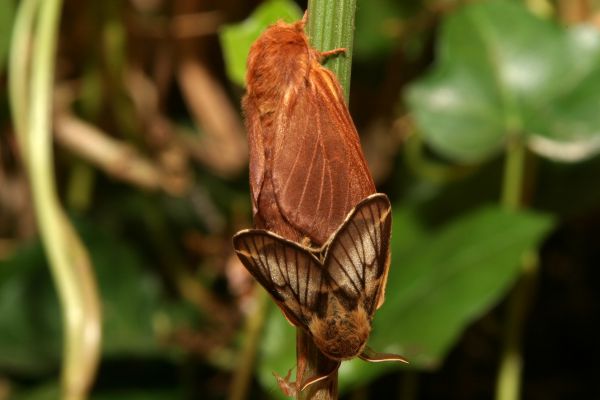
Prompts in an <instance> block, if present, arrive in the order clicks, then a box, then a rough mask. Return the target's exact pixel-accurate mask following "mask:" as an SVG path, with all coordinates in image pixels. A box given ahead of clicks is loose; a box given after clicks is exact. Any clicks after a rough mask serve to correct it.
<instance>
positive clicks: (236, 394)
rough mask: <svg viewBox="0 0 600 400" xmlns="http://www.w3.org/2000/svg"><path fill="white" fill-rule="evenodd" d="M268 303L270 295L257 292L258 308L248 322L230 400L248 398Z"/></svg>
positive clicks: (260, 291)
mask: <svg viewBox="0 0 600 400" xmlns="http://www.w3.org/2000/svg"><path fill="white" fill-rule="evenodd" d="M268 301H269V295H268V294H267V292H266V291H264V290H262V289H258V290H256V297H255V302H256V307H255V310H254V311H253V312H252V314H251V315H249V316H248V318H247V320H246V327H245V329H244V338H245V341H244V348H243V349H242V351H241V354H240V356H239V358H238V361H237V363H236V365H237V368H236V370H235V374H234V376H233V381H232V384H231V392H230V393H229V399H230V400H243V399H245V398H247V397H248V396H247V395H248V388H249V387H250V380H251V379H252V371H253V368H254V361H255V359H256V352H257V347H258V343H259V342H260V338H261V336H260V333H261V332H262V328H263V325H264V322H265V317H266V313H267V304H268Z"/></svg>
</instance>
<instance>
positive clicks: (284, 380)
mask: <svg viewBox="0 0 600 400" xmlns="http://www.w3.org/2000/svg"><path fill="white" fill-rule="evenodd" d="M291 375H292V370H291V369H290V370H288V373H287V375H286V376H285V377H281V376H280V375H279V374H278V373H277V372H273V376H274V377H275V379H277V384H278V385H279V388H280V389H281V391H282V392H283V394H285V395H286V396H289V397H296V394H297V393H298V391H297V389H296V382H290V376H291Z"/></svg>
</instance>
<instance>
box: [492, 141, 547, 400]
mask: <svg viewBox="0 0 600 400" xmlns="http://www.w3.org/2000/svg"><path fill="white" fill-rule="evenodd" d="M525 159H526V149H525V145H524V143H523V141H522V139H520V138H518V137H515V138H513V140H511V141H510V142H509V144H508V148H507V154H506V161H505V168H504V182H503V190H502V204H503V206H504V207H505V208H506V209H507V210H510V211H517V210H518V209H520V208H521V207H522V206H523V181H524V175H525V161H526V160H525ZM521 267H522V269H521V275H520V277H519V280H518V282H517V284H516V286H515V288H514V289H513V291H512V293H511V294H510V298H509V301H508V309H507V316H506V321H505V329H504V347H503V350H502V355H501V357H502V358H501V361H500V366H499V371H498V376H497V380H496V400H516V399H519V397H520V388H521V374H522V369H523V360H522V354H521V341H522V332H523V326H524V323H525V319H526V317H527V311H528V308H529V304H530V302H531V301H530V300H531V297H532V295H533V292H534V290H535V282H536V280H537V271H538V260H537V253H536V252H535V251H533V250H531V251H529V252H527V253H525V254H524V255H523V258H522V265H521Z"/></svg>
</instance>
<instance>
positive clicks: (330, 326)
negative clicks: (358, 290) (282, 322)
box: [309, 307, 371, 361]
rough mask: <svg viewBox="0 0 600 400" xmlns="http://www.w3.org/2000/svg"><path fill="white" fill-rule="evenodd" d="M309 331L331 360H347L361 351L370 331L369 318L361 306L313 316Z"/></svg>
mask: <svg viewBox="0 0 600 400" xmlns="http://www.w3.org/2000/svg"><path fill="white" fill-rule="evenodd" d="M309 330H310V333H311V334H312V337H313V340H314V342H315V344H316V345H317V347H318V348H319V350H321V352H322V353H323V354H325V355H326V356H327V357H329V358H331V359H332V360H338V361H342V360H347V359H350V358H353V357H356V356H357V355H359V354H360V353H362V352H363V350H364V348H365V346H366V344H367V339H369V334H370V332H371V320H370V319H369V317H368V315H367V313H366V312H365V310H364V309H363V308H362V307H358V308H356V309H355V310H353V311H349V312H341V313H335V314H334V315H328V316H326V317H325V318H313V319H312V320H311V322H310V325H309Z"/></svg>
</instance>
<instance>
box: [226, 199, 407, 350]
mask: <svg viewBox="0 0 600 400" xmlns="http://www.w3.org/2000/svg"><path fill="white" fill-rule="evenodd" d="M390 233H391V206H390V202H389V200H388V198H387V196H386V195H385V194H382V193H376V194H373V195H371V196H368V197H367V198H365V199H364V200H363V201H361V202H360V203H358V204H357V205H356V207H355V208H354V209H352V210H351V211H350V213H349V214H348V215H347V217H346V219H345V220H344V221H343V223H342V224H341V225H340V226H339V228H338V229H337V230H336V231H335V232H334V233H333V234H332V235H331V236H330V238H329V239H328V240H327V242H326V243H325V244H324V245H323V246H322V247H320V248H312V247H307V246H303V245H301V244H299V243H296V242H293V241H290V240H287V239H284V238H283V237H281V236H279V235H276V234H274V233H273V232H269V231H266V230H262V229H248V230H243V231H240V232H238V233H237V234H236V235H235V236H234V237H233V243H234V248H235V252H236V254H237V255H238V257H239V258H240V260H241V261H242V263H243V264H244V265H245V266H246V268H247V269H248V271H250V273H251V274H252V275H253V276H254V278H256V280H257V281H258V282H260V284H261V285H262V286H263V287H264V288H265V289H266V290H267V291H268V292H269V294H270V295H271V297H272V298H273V299H274V300H275V302H276V303H277V305H279V307H280V308H281V310H282V311H283V313H284V314H285V316H286V317H287V319H288V321H290V323H292V324H293V325H295V326H297V327H300V328H302V329H304V330H305V331H307V332H308V333H309V334H310V335H311V336H312V338H313V340H314V342H315V344H316V345H317V347H318V348H319V350H320V351H321V352H322V353H323V354H325V355H326V356H327V357H329V358H331V359H332V360H336V361H342V360H347V359H350V358H353V357H356V356H358V357H360V358H362V359H365V360H367V361H375V362H376V361H402V362H407V361H406V360H405V359H404V358H402V357H400V356H397V355H393V354H379V353H375V352H373V351H372V350H370V349H368V348H366V343H367V339H368V337H369V334H370V332H371V320H372V318H373V314H374V313H375V310H376V309H377V308H379V307H380V306H381V304H382V303H383V300H384V291H385V284H386V280H387V275H388V270H389V264H390V248H389V246H390Z"/></svg>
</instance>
